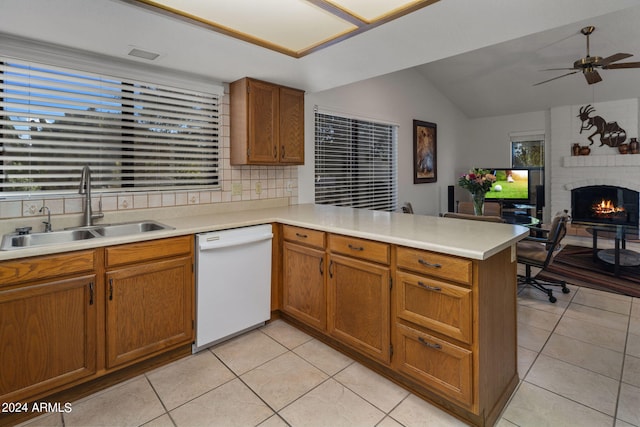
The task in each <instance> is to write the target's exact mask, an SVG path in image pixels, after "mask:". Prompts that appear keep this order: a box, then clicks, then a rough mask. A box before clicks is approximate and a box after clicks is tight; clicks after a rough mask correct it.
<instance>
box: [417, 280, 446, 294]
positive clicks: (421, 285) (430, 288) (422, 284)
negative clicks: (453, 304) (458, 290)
mask: <svg viewBox="0 0 640 427" xmlns="http://www.w3.org/2000/svg"><path fill="white" fill-rule="evenodd" d="M418 285H419V286H420V287H423V288H425V289H427V290H430V291H436V292H440V291H442V288H441V287H439V286H429V285H425V284H424V283H422V282H418Z"/></svg>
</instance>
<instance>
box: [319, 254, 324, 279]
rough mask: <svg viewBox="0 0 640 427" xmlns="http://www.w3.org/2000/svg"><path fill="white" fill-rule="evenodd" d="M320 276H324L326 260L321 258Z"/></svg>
mask: <svg viewBox="0 0 640 427" xmlns="http://www.w3.org/2000/svg"><path fill="white" fill-rule="evenodd" d="M320 275H321V276H324V258H320Z"/></svg>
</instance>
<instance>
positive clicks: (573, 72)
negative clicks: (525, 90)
mask: <svg viewBox="0 0 640 427" xmlns="http://www.w3.org/2000/svg"><path fill="white" fill-rule="evenodd" d="M575 73H577V71H572V72H570V73H567V74H563V75H561V76H558V77H554V78H552V79H549V80H545V81H543V82H540V83H536V84H534V86H538V85H541V84H543V83H547V82H550V81H553V80H557V79H559V78H562V77H566V76H570V75H571V74H575Z"/></svg>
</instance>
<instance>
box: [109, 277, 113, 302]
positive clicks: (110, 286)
mask: <svg viewBox="0 0 640 427" xmlns="http://www.w3.org/2000/svg"><path fill="white" fill-rule="evenodd" d="M112 300H113V279H109V301H112Z"/></svg>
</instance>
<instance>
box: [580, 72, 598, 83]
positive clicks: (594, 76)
mask: <svg viewBox="0 0 640 427" xmlns="http://www.w3.org/2000/svg"><path fill="white" fill-rule="evenodd" d="M583 74H584V78H585V79H587V83H589V84H590V85H592V84H594V83H598V82H601V81H602V77H600V73H598V72H597V71H596V70H591V71H588V70H585V71H584V73H583Z"/></svg>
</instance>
